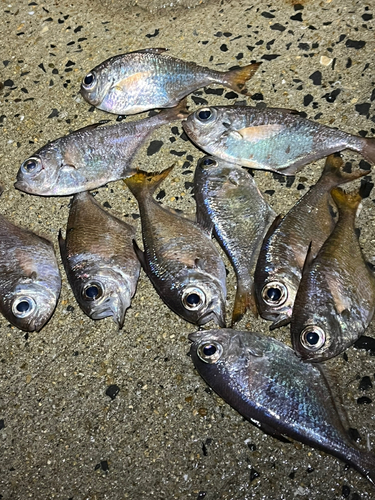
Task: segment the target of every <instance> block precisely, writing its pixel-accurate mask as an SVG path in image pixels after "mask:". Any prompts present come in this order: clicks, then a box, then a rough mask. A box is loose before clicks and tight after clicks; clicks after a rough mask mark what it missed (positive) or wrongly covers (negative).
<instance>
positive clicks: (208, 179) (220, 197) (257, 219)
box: [194, 156, 276, 324]
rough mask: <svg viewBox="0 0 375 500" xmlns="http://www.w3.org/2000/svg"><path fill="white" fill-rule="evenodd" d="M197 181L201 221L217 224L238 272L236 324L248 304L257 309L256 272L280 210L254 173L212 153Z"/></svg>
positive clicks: (201, 166)
mask: <svg viewBox="0 0 375 500" xmlns="http://www.w3.org/2000/svg"><path fill="white" fill-rule="evenodd" d="M194 184H195V200H196V202H197V222H198V223H199V224H200V225H201V226H206V227H207V228H210V227H211V226H212V225H213V228H214V234H215V236H216V238H217V239H218V241H219V243H220V245H221V246H222V247H223V249H224V251H225V252H226V253H227V255H228V257H229V259H230V261H231V263H232V265H233V268H234V270H235V273H236V277H237V293H236V299H235V304H234V310H233V314H232V324H233V323H235V322H237V321H239V320H240V319H241V317H242V316H243V315H244V314H245V311H246V309H248V308H250V309H251V310H252V312H253V313H254V314H256V313H257V307H256V304H255V297H254V278H253V275H254V271H255V266H256V263H257V259H258V255H259V251H260V247H261V245H262V241H263V238H264V236H265V233H266V231H267V229H268V227H269V226H270V224H271V222H272V221H273V219H274V218H275V217H276V214H275V212H274V211H273V210H272V208H271V207H270V206H269V205H268V204H267V202H266V201H265V200H264V198H263V196H262V194H261V193H260V191H259V189H258V187H257V185H256V184H255V181H254V180H253V178H252V177H251V175H250V174H249V173H248V172H246V170H244V169H243V168H241V167H237V166H236V165H233V163H227V162H225V161H223V160H219V159H217V158H215V157H210V156H206V157H204V158H202V159H201V160H200V161H199V162H198V165H197V168H196V170H195V178H194Z"/></svg>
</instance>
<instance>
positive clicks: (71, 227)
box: [59, 192, 141, 329]
mask: <svg viewBox="0 0 375 500" xmlns="http://www.w3.org/2000/svg"><path fill="white" fill-rule="evenodd" d="M134 237H135V228H134V226H131V225H130V224H127V223H126V222H124V221H122V220H120V219H118V218H117V217H114V216H113V215H111V214H110V213H108V212H107V211H105V210H104V209H103V208H102V207H101V206H100V204H99V203H98V202H97V201H96V200H95V199H94V197H93V196H92V195H91V194H90V193H88V192H82V193H78V194H75V195H74V197H73V200H72V204H71V207H70V213H69V219H68V224H67V229H66V239H64V238H63V237H62V234H61V230H60V233H59V244H60V253H61V257H62V261H63V264H64V268H65V271H66V274H67V277H68V281H69V283H70V286H71V288H72V291H73V293H74V296H75V298H76V300H77V302H78V304H79V305H80V307H81V309H82V310H83V312H84V313H85V314H87V316H89V317H90V318H92V319H102V318H106V317H108V316H111V317H112V318H113V320H114V321H115V323H117V325H118V327H119V328H120V329H121V328H122V327H123V325H124V320H125V313H126V311H127V309H128V308H129V307H130V302H131V299H132V297H133V296H134V294H135V291H136V288H137V282H138V278H139V273H140V267H141V266H140V263H139V260H138V258H137V256H136V254H135V252H134V249H133V239H134Z"/></svg>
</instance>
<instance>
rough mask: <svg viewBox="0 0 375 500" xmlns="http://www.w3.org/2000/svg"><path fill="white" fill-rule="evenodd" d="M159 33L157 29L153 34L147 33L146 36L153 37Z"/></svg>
mask: <svg viewBox="0 0 375 500" xmlns="http://www.w3.org/2000/svg"><path fill="white" fill-rule="evenodd" d="M158 34H159V30H155V31H154V32H153V34H152V35H151V34H148V35H146V38H153V37H154V36H158Z"/></svg>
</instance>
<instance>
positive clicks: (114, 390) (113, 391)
mask: <svg viewBox="0 0 375 500" xmlns="http://www.w3.org/2000/svg"><path fill="white" fill-rule="evenodd" d="M119 392H120V387H118V386H117V385H115V384H113V385H110V386H109V387H107V390H106V391H105V393H106V395H107V396H109V397H110V398H111V399H112V400H114V399H115V397H116V396H117V394H118V393H119Z"/></svg>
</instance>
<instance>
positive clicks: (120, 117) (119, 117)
mask: <svg viewBox="0 0 375 500" xmlns="http://www.w3.org/2000/svg"><path fill="white" fill-rule="evenodd" d="M125 118H126V115H118V116H117V118H116V122H122V121H123V120H125Z"/></svg>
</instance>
